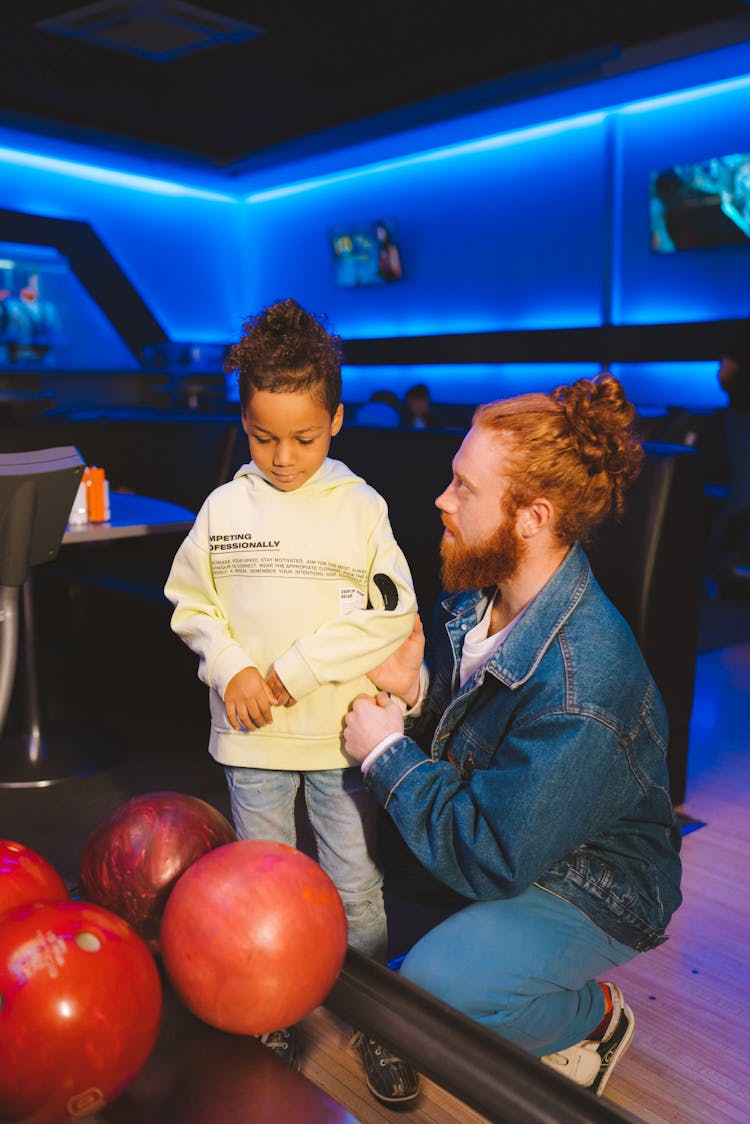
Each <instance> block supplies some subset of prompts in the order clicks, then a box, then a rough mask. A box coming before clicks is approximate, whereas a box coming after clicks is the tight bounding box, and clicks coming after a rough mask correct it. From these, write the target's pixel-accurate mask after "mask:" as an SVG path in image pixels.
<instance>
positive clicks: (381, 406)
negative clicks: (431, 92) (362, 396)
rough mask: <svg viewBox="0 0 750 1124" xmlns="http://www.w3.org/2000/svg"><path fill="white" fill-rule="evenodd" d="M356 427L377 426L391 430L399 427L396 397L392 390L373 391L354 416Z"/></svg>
mask: <svg viewBox="0 0 750 1124" xmlns="http://www.w3.org/2000/svg"><path fill="white" fill-rule="evenodd" d="M354 421H355V424H356V425H371V426H378V427H379V428H383V429H393V428H395V427H396V426H399V425H401V410H400V403H399V400H398V396H397V395H396V394H395V393H394V392H393V391H392V390H374V391H373V392H372V394H371V395H370V398H369V400H368V401H367V402H365V403H364V405H362V406H360V407H359V409H358V410H357V412H356V414H355V415H354Z"/></svg>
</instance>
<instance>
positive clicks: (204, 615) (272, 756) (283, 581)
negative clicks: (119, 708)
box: [164, 459, 417, 770]
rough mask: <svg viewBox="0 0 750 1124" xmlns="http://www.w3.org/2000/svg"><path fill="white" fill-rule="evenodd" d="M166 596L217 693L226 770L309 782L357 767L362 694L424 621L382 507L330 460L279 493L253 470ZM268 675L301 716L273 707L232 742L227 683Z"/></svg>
mask: <svg viewBox="0 0 750 1124" xmlns="http://www.w3.org/2000/svg"><path fill="white" fill-rule="evenodd" d="M381 575H384V576H385V579H386V580H384V579H383V577H382V576H381ZM164 592H165V594H166V596H167V598H168V599H169V600H170V601H171V602H172V603H173V604H174V606H175V609H174V613H173V614H172V628H173V630H174V631H175V632H176V633H177V635H178V636H180V637H182V639H183V640H184V641H185V643H186V644H187V645H188V646H189V647H190V648H191V649H192V650H193V651H194V652H195V653H196V654H197V655H198V657H199V666H198V675H199V676H200V678H201V679H202V680H203V682H204V683H206V684H207V685H208V686H209V688H210V708H211V736H210V741H209V751H210V753H211V754H212V756H213V757H215V758H216V760H217V761H220V762H221V763H222V764H225V765H244V766H249V767H251V768H259V769H300V770H309V769H341V768H345V767H347V766H349V765H351V764H353V762H352V761H351V760H350V759H349V758H348V757H347V756H346V754H345V752H344V748H343V737H342V732H343V719H344V715H345V714H346V712H347V710H348V709H349V707H350V705H351V703H352V701H353V700H354V699H355V698H356V696H357V695H360V694H363V693H366V694H371V695H372V694H375V693H376V688H375V687H374V686H373V684H372V683H371V682H370V680H369V679H367V678H366V672H367V671H369V670H371V669H372V668H373V667H376V666H377V665H378V664H379V663H380V662H381V661H382V660H384V659H386V657H387V656H389V655H390V654H391V653H392V652H394V651H395V650H396V648H397V647H398V646H399V645H400V644H401V642H402V641H403V640H405V639H406V638H407V636H409V634H410V632H411V629H412V625H413V621H414V613H415V612H416V608H417V606H416V600H415V596H414V589H413V586H412V582H411V575H410V573H409V567H408V565H407V562H406V559H405V558H404V556H403V554H402V552H401V550H400V549H399V547H398V546H397V544H396V541H395V539H394V537H393V532H392V531H391V527H390V523H389V521H388V510H387V507H386V503H385V501H384V500H383V498H382V497H381V496H380V495H379V494H378V493H377V492H376V491H375V490H374V489H373V488H371V487H370V486H369V484H366V483H365V481H364V480H362V479H361V477H359V476H355V475H354V473H352V472H351V471H350V470H349V469H348V468H347V467H346V465H344V464H342V463H341V462H340V461H335V460H331V459H327V460H325V461H324V462H323V464H322V465H321V467H320V468H319V469H318V471H317V472H316V473H315V475H314V476H312V477H311V478H310V479H309V480H308V481H306V483H305V484H303V485H302V487H300V488H298V489H296V490H295V491H293V492H283V491H280V490H279V489H278V488H276V487H275V486H274V485H273V484H271V483H270V482H269V481H268V480H267V479H266V478H265V477H264V476H263V475H262V474H261V473H260V471H259V470H258V469H257V468H256V467H255V465H254V464H253V463H252V462H251V463H250V464H246V465H244V466H243V467H242V468H241V469H240V470H239V471H238V472H237V474H236V475H235V477H234V479H233V480H232V481H231V482H230V483H228V484H224V485H223V486H222V487H220V488H217V489H216V491H214V492H212V493H211V495H210V496H209V497H208V499H207V500H206V502H205V503H204V504H203V506H202V508H201V510H200V511H199V513H198V516H197V518H196V521H195V524H194V525H193V527H192V529H191V531H190V533H189V534H188V536H187V538H186V539H185V541H184V542H183V544H182V546H181V547H180V549H179V550H178V552H177V554H176V556H175V559H174V562H173V564H172V569H171V571H170V574H169V577H168V579H167V584H166V587H165V590H164ZM384 597H385V600H384ZM386 606H387V607H386ZM272 665H274V666H275V667H276V671H277V673H278V675H279V677H280V678H281V681H282V682H283V684H284V686H285V687H286V689H287V690H288V691H289V693H290V695H292V697H293V698H295V699H296V700H297V703H296V705H295V706H292V707H280V706H276V707H273V711H272V713H273V721H272V722H271V723H270V725H268V726H264V727H262V728H261V729H259V730H253V731H249V732H245V731H240V732H237V731H236V730H233V729H232V727H231V726H230V725H229V722H228V720H227V716H226V711H225V708H224V702H223V698H224V692H225V690H226V687H227V684H228V683H229V681H230V679H232V677H233V676H234V675H236V674H237V672H238V671H241V670H242V668H244V667H248V666H253V667H256V668H257V669H258V671H259V672H260V673H261V675H263V676H265V675H266V674H267V673H268V671H269V670H270V668H271V666H272Z"/></svg>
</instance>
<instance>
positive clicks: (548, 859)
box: [345, 375, 681, 1094]
mask: <svg viewBox="0 0 750 1124" xmlns="http://www.w3.org/2000/svg"><path fill="white" fill-rule="evenodd" d="M633 416H634V411H633V408H632V406H631V405H630V404H629V403H628V402H627V400H626V398H625V396H624V393H623V390H622V387H621V386H620V384H619V382H618V381H617V380H616V379H615V378H613V377H612V376H611V375H604V376H600V377H598V378H597V379H594V380H591V381H589V380H583V379H582V380H579V381H578V382H576V383H574V384H573V385H572V386H563V387H559V388H557V389H556V390H554V391H553V392H552V393H551V394H526V395H521V396H520V397H516V398H510V399H507V400H505V401H499V402H493V403H490V404H489V405H485V406H480V407H479V408H478V409H477V411H476V413H475V415H474V422H473V425H472V428H471V429H470V430H469V433H468V434H467V436H466V437H465V439H464V441H463V443H462V445H461V447H460V449H459V451H458V453H457V455H456V457H455V459H454V462H453V477H452V480H451V482H450V484H449V485H448V487H447V488H446V489H445V491H444V492H443V493H442V495H440V496H439V497H438V499H437V501H436V503H437V506H438V508H439V509H440V512H441V514H442V520H443V523H444V525H445V532H444V536H443V540H442V544H441V557H442V577H443V583H444V586H445V589H446V590H448V591H449V592H450V593H451V594H452V596H450V597H448V598H447V599H446V600H444V601H443V604H442V609H441V615H440V617H439V620H438V621H437V623H436V625H435V628H434V630H433V637H434V649H435V650H434V652H433V653H432V656H431V659H430V662H429V669H428V666H427V665H425V664H423V662H422V653H423V647H424V635H423V632H422V629H421V625H420V623H419V621H418V620H417V622H416V623H415V628H414V631H413V633H412V635H411V637H410V638H409V640H408V641H407V642H406V644H404V645H402V647H401V648H400V649H399V650H398V651H397V652H396V653H395V655H394V656H392V657H390V659H388V660H386V661H385V662H384V663H383V665H382V666H381V667H379V668H377V669H375V670H373V671H372V672H371V673H370V676H371V678H372V680H373V681H374V683H375V684H376V685H377V686H378V687H379V688H380V693H379V694H378V695H377V696H376V698H374V699H373V698H372V696H366V697H365V696H363V697H361V698H360V699H358V700H356V701H355V703H354V706H353V708H352V711H351V712H350V714H349V715H348V716H347V719H346V735H345V743H346V747H347V751H348V753H349V755H350V756H351V757H352V758H355V759H356V760H358V761H360V762H361V763H362V771H363V773H364V775H365V777H366V781H367V785H368V787H369V788H370V790H371V791H372V792H373V793H374V795H375V797H376V798H377V800H378V801H379V803H380V804H381V805H382V807H383V808H385V809H386V811H387V812H388V814H389V815H390V817H391V818H392V820H393V822H394V823H395V825H396V827H397V828H398V830H399V832H400V833H401V836H402V837H403V839H404V840H405V842H406V843H407V845H408V846H409V848H410V849H411V850H412V852H413V853H414V855H415V856H416V857H417V859H418V860H419V861H420V863H421V864H422V866H423V867H424V868H426V870H428V871H429V872H430V873H431V874H433V875H434V876H436V877H437V878H438V879H440V880H441V881H442V882H443V883H445V884H446V885H447V886H449V887H450V888H451V889H452V890H453V891H455V892H456V893H458V894H460V895H462V896H463V898H465V899H470V900H471V904H468V905H465V906H463V905H462V906H461V908H459V909H458V910H457V911H456V912H454V913H453V914H452V915H451V916H449V917H448V918H447V920H444V921H441V922H440V923H439V924H438V925H436V926H435V927H434V928H433V929H432V930H431V931H430V932H428V933H427V934H426V935H425V936H423V937H422V938H421V939H420V940H419V941H418V942H417V943H416V944H415V945H414V947H413V948H412V949H411V950H410V951H409V952H408V954H407V956H406V958H405V960H404V962H403V965H402V968H401V971H402V974H403V975H404V976H405V977H406V978H407V979H409V980H411V981H412V982H414V983H416V984H418V985H420V986H421V987H423V988H424V989H426V990H427V991H430V992H432V993H434V994H435V995H437V996H438V997H439V998H440V999H441V1000H443V1001H444V1002H447V1003H449V1004H452V1005H453V1006H454V1007H456V1008H458V1009H459V1010H460V1011H462V1012H463V1013H464V1014H466V1015H468V1016H470V1017H472V1018H474V1019H476V1020H478V1021H479V1022H481V1023H482V1024H483V1025H484V1026H486V1027H488V1028H489V1029H491V1030H493V1031H495V1032H496V1033H497V1034H498V1035H501V1036H502V1037H504V1038H507V1039H509V1040H510V1041H512V1042H514V1043H515V1044H516V1045H518V1046H520V1047H522V1048H523V1049H525V1050H527V1051H529V1052H530V1053H532V1054H535V1055H537V1056H538V1057H539V1058H540V1059H541V1061H542V1062H543V1063H544V1064H545V1065H547V1066H551V1067H554V1069H556V1070H557V1071H558V1072H559V1073H561V1074H564V1075H566V1076H567V1077H569V1078H570V1079H571V1080H573V1081H575V1082H577V1083H578V1084H580V1085H584V1086H587V1087H588V1088H589V1089H590V1090H592V1091H593V1092H594V1093H597V1094H601V1093H602V1091H603V1090H604V1088H605V1086H606V1083H607V1081H608V1080H609V1078H610V1076H611V1073H612V1070H613V1068H614V1067H615V1065H616V1064H617V1063H618V1061H619V1060H620V1058H621V1057H622V1056H623V1054H624V1052H625V1050H626V1049H627V1047H628V1045H629V1043H630V1041H631V1039H632V1036H633V1030H634V1026H635V1019H634V1015H633V1012H632V1010H631V1008H630V1007H629V1006H628V1004H627V1003H626V1002H625V999H624V997H623V994H622V992H621V990H620V988H619V987H618V985H617V984H616V983H615V982H612V980H611V978H610V973H611V972H612V970H613V969H616V968H617V966H618V965H620V964H625V963H626V962H627V961H629V960H630V959H631V958H632V957H634V956H636V955H637V954H638V953H640V952H644V951H646V950H647V949H651V948H654V947H655V946H657V945H659V944H660V943H661V942H662V941H664V940H665V939H666V932H665V929H666V926H667V924H668V922H669V920H670V917H671V916H672V914H673V912H674V910H675V909H676V908H677V907H678V905H679V903H680V901H681V895H680V874H681V866H680V858H679V848H680V829H679V826H678V824H677V822H676V819H675V815H674V811H673V808H672V802H671V800H670V795H669V782H668V775H667V764H666V754H667V741H668V736H667V717H666V711H665V707H664V703H663V701H662V699H661V697H660V694H659V691H658V689H657V687H656V685H655V683H654V680H653V678H652V676H651V674H650V672H649V669H648V667H647V666H646V664H645V662H644V659H643V656H642V654H641V652H640V650H639V648H638V645H637V643H636V640H635V638H634V636H633V634H632V632H631V630H630V628H629V627H628V625H627V624H626V622H625V621H624V620H623V618H622V617H621V616H620V614H619V613H618V612H617V610H616V609H615V608H614V606H613V605H612V604H611V602H610V601H609V600H608V599H607V597H606V596H605V595H604V593H603V592H602V590H601V588H600V587H599V585H598V584H597V582H596V580H595V578H594V576H593V573H592V571H591V567H590V565H589V561H588V558H587V557H586V553H585V551H584V549H583V546H582V545H581V544H582V541H583V540H585V539H586V537H587V536H588V535H589V533H590V532H591V531H592V529H593V528H594V527H595V525H596V524H597V523H598V522H599V521H600V520H602V519H603V518H604V517H605V516H606V515H607V514H608V513H609V512H610V510H614V512H615V513H621V512H622V510H623V507H624V502H625V493H626V488H627V486H628V484H629V483H630V481H631V480H632V479H633V478H634V477H635V476H636V475H637V473H638V471H639V469H640V465H641V461H642V456H643V451H642V449H641V446H640V444H639V443H638V442H637V440H636V439H635V437H634V434H633V430H632V421H633ZM386 692H389V693H390V694H388V693H386ZM391 696H395V698H392V697H391ZM398 699H400V700H402V702H403V704H404V705H405V706H406V707H408V708H409V709H408V711H407V714H406V718H404V709H403V705H402V706H399V705H398V702H397V700H398ZM600 976H604V979H602V980H601V982H600V981H599V977H600Z"/></svg>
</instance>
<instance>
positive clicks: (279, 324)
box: [165, 300, 418, 1103]
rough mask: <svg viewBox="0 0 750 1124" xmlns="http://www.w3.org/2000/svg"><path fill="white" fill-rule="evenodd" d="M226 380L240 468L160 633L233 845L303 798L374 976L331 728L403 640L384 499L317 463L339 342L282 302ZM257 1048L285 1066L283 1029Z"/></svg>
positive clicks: (189, 560) (369, 885) (345, 777)
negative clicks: (194, 669) (186, 655)
mask: <svg viewBox="0 0 750 1124" xmlns="http://www.w3.org/2000/svg"><path fill="white" fill-rule="evenodd" d="M226 367H227V370H230V371H231V370H234V369H237V370H238V372H239V390H240V402H241V406H242V427H243V429H244V431H245V433H246V434H247V437H248V442H249V446H250V455H251V457H252V460H251V462H250V463H249V464H246V465H244V466H243V467H242V468H240V469H239V471H238V472H237V473H236V475H235V477H234V479H233V480H232V481H231V482H230V483H228V484H224V485H223V486H222V487H220V488H217V489H216V490H215V491H214V492H212V493H211V495H210V496H209V497H208V499H207V500H206V502H205V503H204V504H203V507H202V508H201V510H200V512H199V513H198V517H197V519H196V521H195V525H194V526H193V528H192V530H191V531H190V533H189V535H188V537H187V539H186V540H185V541H184V543H183V544H182V546H181V547H180V549H179V550H178V552H177V555H176V557H175V560H174V563H173V565H172V569H171V572H170V575H169V578H168V579H167V584H166V588H165V593H166V596H167V597H168V599H169V600H170V601H171V602H172V603H173V604H174V606H175V609H174V613H173V616H172V628H173V629H174V631H175V632H176V633H177V635H178V636H180V637H182V639H183V640H184V641H185V643H186V644H188V645H189V647H190V648H191V649H192V650H193V651H194V652H195V653H196V654H197V655H198V657H199V667H198V675H199V677H200V678H201V679H202V680H203V682H204V683H206V684H207V685H208V687H209V688H210V694H209V698H210V709H211V734H210V740H209V752H210V753H211V754H212V756H213V757H215V758H216V760H217V761H219V762H220V763H221V764H222V765H223V766H224V769H225V773H226V777H227V783H228V787H229V793H230V800H231V809H232V817H233V820H234V825H235V828H236V830H237V835H238V837H239V838H241V839H272V840H275V841H277V842H281V843H288V844H290V845H292V846H296V842H297V834H296V830H295V812H294V809H295V797H296V793H297V790H298V788H299V786H300V784H302V785H303V786H304V793H305V798H306V804H307V812H308V816H309V819H310V824H311V826H312V830H313V833H314V835H315V842H316V845H317V851H318V859H319V861H320V864H321V866H322V867H323V869H324V870H325V871H326V872H327V873H328V874H329V875H330V877H331V878H332V880H333V882H334V883H335V885H336V887H337V888H338V891H339V893H340V895H341V898H342V901H343V903H344V908H345V910H346V914H347V920H348V925H349V943H350V944H351V945H352V947H354V948H356V949H358V950H359V951H361V952H364V953H366V954H367V955H369V956H372V957H373V958H375V959H377V960H379V961H381V962H383V961H384V960H385V959H386V918H385V909H384V905H383V893H382V874H381V871H380V868H379V867H378V865H377V863H376V861H375V858H374V857H373V856H374V854H375V839H374V835H375V826H376V813H375V808H374V805H373V804H372V803H371V798H370V796H369V794H368V793H367V791H366V789H365V787H364V784H363V780H362V775H361V772H360V770H359V768H358V767H356V766H354V764H353V762H352V761H350V759H349V758H348V757H347V755H346V752H345V750H344V744H343V722H344V716H345V715H346V713H347V711H348V709H349V707H350V705H351V703H352V701H353V700H354V699H355V698H356V697H357V695H360V694H362V693H367V694H370V695H375V694H376V693H377V691H376V688H375V686H374V685H373V684H372V683H371V682H370V680H369V679H367V678H366V673H367V672H368V671H370V670H371V669H372V668H374V667H376V666H377V665H378V664H380V663H381V662H382V661H383V660H384V659H385V658H387V657H388V656H389V655H390V654H391V653H392V652H394V651H395V650H396V648H398V647H399V645H400V644H401V642H402V641H403V640H405V639H406V637H407V636H409V634H410V632H411V630H412V625H413V622H414V614H415V612H416V601H415V597H414V591H413V587H412V583H411V576H410V574H409V568H408V565H407V563H406V560H405V558H404V556H403V554H402V552H401V550H400V549H399V547H398V546H397V544H396V541H395V539H394V537H393V533H392V531H391V527H390V524H389V521H388V512H387V507H386V504H385V501H384V500H383V499H382V497H381V496H380V495H378V493H377V492H375V491H374V490H373V489H372V488H371V487H370V486H369V485H368V484H366V483H365V482H364V480H362V479H361V478H360V477H358V476H355V475H354V474H353V473H352V472H351V471H350V470H349V469H348V468H347V467H346V466H345V465H344V464H341V463H340V462H339V461H335V460H330V459H328V449H329V446H330V442H331V438H332V437H334V436H335V435H336V434H337V433H338V432H339V430H340V429H341V425H342V422H343V406H342V405H341V344H340V340H339V338H338V337H336V336H333V335H330V334H329V333H328V332H327V331H326V329H325V327H324V326H323V324H322V322H320V321H319V320H317V319H316V318H315V317H313V316H311V315H310V314H309V313H308V312H306V311H305V310H304V309H302V308H301V307H300V306H299V305H298V304H297V303H296V302H295V301H293V300H285V301H281V302H279V303H278V304H275V305H271V306H270V307H269V308H267V309H265V310H264V311H263V312H262V313H260V314H259V315H257V316H255V317H253V318H251V319H249V320H248V321H247V322H246V323H245V325H244V331H243V336H242V338H241V339H240V341H239V342H238V343H237V344H235V346H234V347H232V348H231V349H230V351H229V353H228V356H227V362H226ZM264 1039H265V1041H266V1045H269V1046H271V1048H273V1049H275V1050H276V1052H277V1053H279V1054H281V1055H282V1056H285V1057H286V1058H287V1060H290V1061H292V1062H295V1061H296V1039H295V1035H294V1028H293V1027H292V1028H285V1029H283V1030H280V1031H278V1032H276V1033H274V1034H272V1035H268V1036H264ZM354 1042H355V1044H356V1045H357V1046H358V1049H359V1051H360V1054H361V1056H362V1059H363V1062H364V1064H365V1071H366V1075H367V1082H368V1085H369V1087H370V1088H371V1090H372V1092H373V1093H374V1094H375V1095H376V1096H378V1097H379V1098H380V1099H383V1100H386V1101H387V1102H388V1103H392V1102H394V1101H401V1100H411V1099H413V1098H414V1097H416V1095H417V1092H418V1078H417V1076H416V1074H414V1072H413V1071H412V1070H411V1067H409V1066H407V1065H406V1064H405V1063H404V1062H402V1061H401V1060H400V1059H398V1058H395V1057H393V1055H390V1054H388V1053H387V1052H386V1051H384V1050H383V1049H382V1048H381V1047H380V1046H378V1044H377V1043H375V1042H373V1040H372V1039H366V1038H364V1037H363V1036H361V1035H356V1036H355V1039H354ZM384 1062H385V1064H383V1063H384Z"/></svg>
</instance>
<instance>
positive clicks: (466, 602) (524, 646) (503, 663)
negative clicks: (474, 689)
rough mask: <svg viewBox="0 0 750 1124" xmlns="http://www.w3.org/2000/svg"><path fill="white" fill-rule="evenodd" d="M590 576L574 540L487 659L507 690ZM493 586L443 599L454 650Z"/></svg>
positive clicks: (520, 679)
mask: <svg viewBox="0 0 750 1124" xmlns="http://www.w3.org/2000/svg"><path fill="white" fill-rule="evenodd" d="M591 579H592V574H591V567H590V565H589V560H588V558H587V557H586V554H585V552H584V550H583V548H582V547H581V546H580V544H579V543H574V544H573V546H572V547H571V549H570V550H569V551H568V553H567V554H566V556H565V558H564V559H563V561H562V562H561V563H560V565H559V566H558V568H557V569H556V570H555V572H554V574H553V575H552V577H551V578H549V580H548V581H547V582H546V583H545V584H544V585H543V586H542V588H541V589H540V590H539V592H538V593H537V595H536V597H534V599H533V600H532V601H531V603H530V604H529V606H528V608H527V609H526V612H525V613H524V617H523V621H519V623H518V626H517V627H516V628H514V629H511V632H510V634H509V635H508V638H507V639H506V641H505V642H504V643H503V644H502V645H501V646H500V648H499V649H498V651H497V652H496V653H495V654H494V655H493V656H492V658H491V659H490V660H489V661H488V663H487V665H486V671H488V672H490V673H491V674H493V675H495V676H496V677H497V678H498V679H500V680H501V681H502V682H503V683H505V684H506V686H508V687H510V688H511V690H513V689H515V688H517V687H520V686H521V685H522V684H523V683H525V682H526V680H527V679H528V678H529V677H530V676H531V675H532V674H533V672H534V670H535V668H536V667H537V666H538V664H539V661H540V660H541V659H542V657H543V655H544V653H545V652H546V650H547V648H548V647H549V645H550V644H551V643H552V641H553V640H554V638H555V636H556V635H557V634H558V632H559V631H560V629H561V628H562V627H563V625H564V624H565V622H566V621H567V619H568V617H569V616H570V614H571V613H572V612H573V610H574V609H575V607H576V605H577V604H578V602H579V601H580V600H581V597H582V596H583V593H584V591H585V589H586V586H587V585H588V583H589V582H590V581H591ZM494 593H495V587H494V586H490V587H488V588H485V589H479V590H472V591H471V592H469V593H457V594H454V595H452V596H451V597H448V598H446V600H445V601H443V607H444V608H445V609H446V611H447V612H448V613H450V614H451V616H452V618H453V620H451V621H449V623H448V633H449V635H450V637H451V643H452V645H453V648H454V652H455V653H456V656H458V654H459V651H460V645H461V640H462V637H463V636H464V635H465V633H466V632H467V631H468V630H469V629H470V628H473V627H474V625H475V624H476V623H477V621H478V619H479V616H480V612H481V611H483V610H484V608H485V607H486V604H487V600H488V599H489V598H491V597H492V596H493V595H494Z"/></svg>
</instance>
